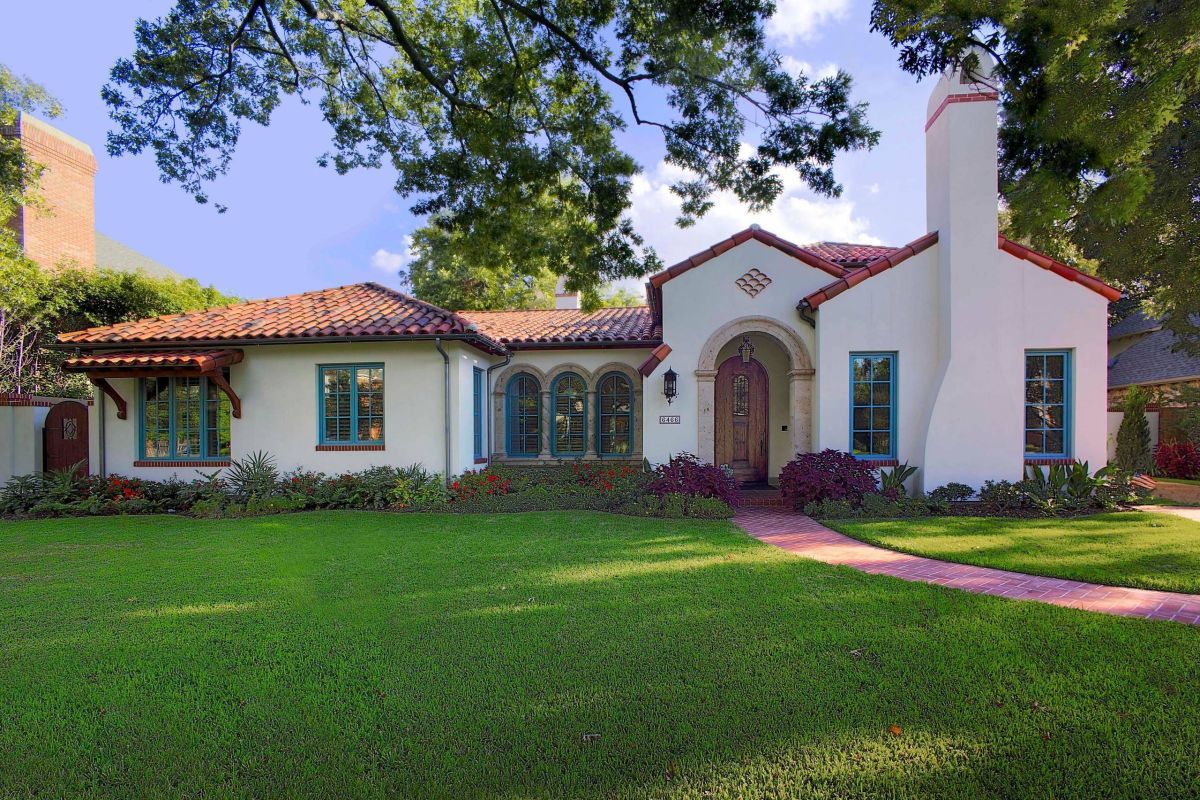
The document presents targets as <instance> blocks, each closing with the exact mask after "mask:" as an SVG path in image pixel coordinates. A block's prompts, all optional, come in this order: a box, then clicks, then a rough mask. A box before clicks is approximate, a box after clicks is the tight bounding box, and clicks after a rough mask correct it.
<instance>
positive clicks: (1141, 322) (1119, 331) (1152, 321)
mask: <svg viewBox="0 0 1200 800" xmlns="http://www.w3.org/2000/svg"><path fill="white" fill-rule="evenodd" d="M1161 327H1162V319H1161V318H1159V317H1151V316H1147V315H1146V314H1144V313H1142V312H1141V311H1139V310H1135V311H1133V312H1132V313H1130V314H1129V316H1127V317H1126V318H1125V319H1123V320H1121V321H1120V322H1118V323H1116V324H1115V325H1109V326H1108V340H1109V341H1110V342H1111V341H1112V340H1113V339H1123V338H1125V337H1126V336H1136V335H1138V334H1139V333H1149V332H1150V331H1156V330H1158V329H1160V328H1161Z"/></svg>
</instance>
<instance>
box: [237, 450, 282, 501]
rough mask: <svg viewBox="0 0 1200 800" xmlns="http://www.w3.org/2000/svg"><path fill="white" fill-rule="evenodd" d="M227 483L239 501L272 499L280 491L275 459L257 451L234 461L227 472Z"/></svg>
mask: <svg viewBox="0 0 1200 800" xmlns="http://www.w3.org/2000/svg"><path fill="white" fill-rule="evenodd" d="M225 482H226V484H228V486H229V489H230V491H231V492H232V493H233V496H234V497H235V498H236V499H237V500H238V501H242V502H244V501H246V500H249V499H250V498H251V497H257V498H259V499H260V500H261V499H264V498H267V497H270V496H271V495H273V494H275V492H276V491H277V490H278V489H279V470H278V468H276V466H275V457H274V456H272V455H271V454H269V453H265V452H263V451H262V450H256V451H255V452H253V453H251V454H250V455H248V456H246V457H245V458H243V459H239V460H237V461H233V462H231V463H230V465H229V467H228V468H227V469H226V471H225Z"/></svg>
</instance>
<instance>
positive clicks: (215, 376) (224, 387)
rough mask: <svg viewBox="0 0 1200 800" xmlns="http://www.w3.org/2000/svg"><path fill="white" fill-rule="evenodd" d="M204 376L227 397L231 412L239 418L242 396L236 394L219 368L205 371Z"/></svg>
mask: <svg viewBox="0 0 1200 800" xmlns="http://www.w3.org/2000/svg"><path fill="white" fill-rule="evenodd" d="M204 377H206V378H208V381H209V383H212V384H215V385H216V387H217V388H218V389H220V390H221V391H222V392H224V393H225V396H226V397H228V398H229V408H230V409H231V411H232V413H233V416H234V419H241V418H242V398H240V397H238V396H237V392H235V391H234V390H233V387H232V386H230V385H229V381H227V380H225V376H224V375H222V374H221V370H220V369H215V370H212V371H211V372H205V373H204Z"/></svg>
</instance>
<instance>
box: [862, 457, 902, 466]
mask: <svg viewBox="0 0 1200 800" xmlns="http://www.w3.org/2000/svg"><path fill="white" fill-rule="evenodd" d="M856 458H858V457H857V456H856ZM858 460H859V461H862V462H863V463H864V464H870V465H871V466H872V467H898V466H900V459H898V458H858Z"/></svg>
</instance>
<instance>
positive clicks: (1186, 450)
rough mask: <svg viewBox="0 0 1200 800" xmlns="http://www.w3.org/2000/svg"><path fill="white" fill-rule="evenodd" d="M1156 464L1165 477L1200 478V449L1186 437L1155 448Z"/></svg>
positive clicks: (1160, 473) (1159, 472)
mask: <svg viewBox="0 0 1200 800" xmlns="http://www.w3.org/2000/svg"><path fill="white" fill-rule="evenodd" d="M1154 465H1155V467H1157V469H1158V474H1159V475H1161V476H1162V477H1164V478H1185V479H1189V480H1190V479H1192V478H1200V450H1197V449H1196V445H1194V444H1192V443H1191V442H1189V441H1187V440H1186V439H1185V440H1183V441H1179V442H1164V443H1163V444H1160V445H1159V446H1158V447H1156V448H1154Z"/></svg>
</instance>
